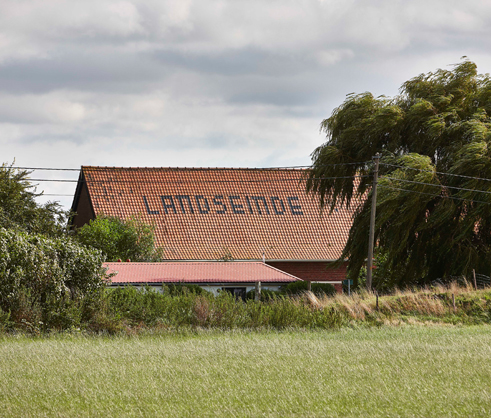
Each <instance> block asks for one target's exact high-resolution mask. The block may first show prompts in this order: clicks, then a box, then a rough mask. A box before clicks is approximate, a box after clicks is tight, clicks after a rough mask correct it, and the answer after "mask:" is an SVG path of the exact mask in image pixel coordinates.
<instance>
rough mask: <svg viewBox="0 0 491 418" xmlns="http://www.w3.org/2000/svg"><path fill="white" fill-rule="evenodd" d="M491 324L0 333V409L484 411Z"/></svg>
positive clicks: (93, 413)
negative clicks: (125, 333) (109, 333)
mask: <svg viewBox="0 0 491 418" xmlns="http://www.w3.org/2000/svg"><path fill="white" fill-rule="evenodd" d="M490 359H491V326H489V325H482V326H470V327H453V326H452V327H448V326H447V327H442V326H438V327H411V326H404V327H398V328H393V327H385V328H382V329H373V328H372V329H358V330H351V329H347V328H345V329H343V330H341V331H338V332H315V331H297V332H293V331H282V332H274V331H272V332H271V331H270V332H249V331H242V330H235V331H229V332H216V331H213V330H195V331H193V332H189V330H188V331H186V332H180V333H172V334H167V335H165V336H151V335H147V336H137V337H134V338H126V337H123V336H117V337H87V336H74V335H67V336H62V335H57V336H54V337H51V338H38V337H34V338H32V337H31V338H26V337H23V336H20V337H17V338H12V337H10V338H5V337H4V338H2V337H0V415H1V416H2V417H121V416H123V417H142V416H144V417H367V416H369V417H428V418H431V417H486V418H487V417H489V416H490V415H491V386H490V384H489V382H490V378H491V361H490Z"/></svg>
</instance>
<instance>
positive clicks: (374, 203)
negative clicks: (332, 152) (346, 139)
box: [367, 152, 380, 290]
mask: <svg viewBox="0 0 491 418" xmlns="http://www.w3.org/2000/svg"><path fill="white" fill-rule="evenodd" d="M373 159H374V161H375V170H374V171H373V187H372V210H371V212H370V232H369V237H368V259H367V289H368V290H371V289H372V270H373V246H374V242H373V241H374V240H375V214H376V210H377V182H378V163H379V160H380V154H379V153H378V152H377V153H376V154H375V157H373Z"/></svg>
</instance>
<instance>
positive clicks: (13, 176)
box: [0, 163, 67, 236]
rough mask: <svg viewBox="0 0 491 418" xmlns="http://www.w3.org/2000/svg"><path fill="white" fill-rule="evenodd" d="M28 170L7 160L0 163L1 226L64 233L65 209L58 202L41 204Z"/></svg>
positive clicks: (32, 231) (57, 233) (44, 232)
mask: <svg viewBox="0 0 491 418" xmlns="http://www.w3.org/2000/svg"><path fill="white" fill-rule="evenodd" d="M30 174H31V172H30V171H26V170H18V169H15V168H13V167H12V165H8V164H6V163H4V164H2V166H1V167H0V227H3V228H9V229H12V228H15V229H20V230H23V231H26V232H31V233H42V234H44V235H50V236H60V235H63V234H64V233H66V220H67V213H66V212H65V211H63V210H62V209H61V206H60V205H59V204H58V203H57V202H48V203H46V204H44V205H40V204H38V203H37V202H36V197H39V196H41V195H42V193H36V191H35V189H36V186H35V185H33V184H32V183H31V181H30V180H29V175H30Z"/></svg>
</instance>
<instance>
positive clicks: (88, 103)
mask: <svg viewBox="0 0 491 418" xmlns="http://www.w3.org/2000/svg"><path fill="white" fill-rule="evenodd" d="M489 51H491V2H486V1H483V0H466V1H462V0H459V1H455V0H424V1H423V0H405V1H404V0H294V1H293V0H281V1H277V0H266V1H265V0H261V1H257V0H247V1H245V0H141V1H138V0H128V1H112V0H96V1H93V0H84V1H77V2H75V1H73V0H72V1H63V0H43V1H38V0H2V1H1V2H0V149H1V157H2V161H1V162H8V163H11V162H12V161H13V160H14V159H15V165H16V166H22V167H58V168H79V167H80V166H81V165H103V166H159V167H160V166H172V167H175V166H181V167H216V166H218V167H277V166H292V165H307V164H309V163H310V153H311V152H312V151H313V149H314V148H315V147H317V146H318V145H320V144H322V143H323V142H324V137H323V136H322V134H320V133H319V124H320V122H321V121H322V119H324V118H326V117H328V116H329V115H330V114H331V112H332V110H333V109H334V108H335V107H336V106H338V105H340V104H341V103H342V102H343V100H344V98H345V96H346V94H349V93H351V92H356V93H361V92H364V91H371V92H372V93H374V94H375V95H381V94H385V95H388V96H393V95H395V94H397V92H398V89H399V87H400V85H401V84H402V83H403V82H404V81H405V80H407V79H409V78H411V77H413V76H416V75H418V74H420V73H422V72H428V71H433V70H435V69H437V68H445V67H447V66H448V65H450V64H454V63H457V62H459V61H460V57H461V56H463V55H466V56H468V57H469V59H471V60H472V61H474V62H476V63H477V65H478V69H479V72H481V73H487V72H491V55H490V53H489ZM33 177H35V178H40V179H46V178H51V179H59V178H76V177H77V173H76V172H39V171H36V172H34V173H33ZM39 184H40V189H42V190H44V191H45V192H46V193H47V194H68V195H70V194H71V195H73V193H74V191H75V185H74V184H72V183H58V182H51V183H49V182H39ZM50 199H56V200H60V201H61V202H62V203H63V204H64V205H66V206H69V205H70V204H71V200H72V199H71V198H70V197H67V196H57V197H50Z"/></svg>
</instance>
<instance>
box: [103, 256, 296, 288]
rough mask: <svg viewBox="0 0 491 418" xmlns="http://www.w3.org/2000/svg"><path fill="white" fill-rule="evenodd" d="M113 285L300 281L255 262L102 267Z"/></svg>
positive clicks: (146, 264)
mask: <svg viewBox="0 0 491 418" xmlns="http://www.w3.org/2000/svg"><path fill="white" fill-rule="evenodd" d="M104 267H106V268H107V269H108V271H107V272H108V274H115V275H114V276H113V277H112V278H111V282H112V283H113V284H126V283H128V284H130V283H132V284H137V283H208V284H225V283H250V284H253V283H255V282H257V281H260V282H263V283H290V282H294V281H297V280H300V279H299V278H298V277H295V276H292V275H291V274H288V273H285V272H284V271H281V270H278V269H276V268H274V267H271V266H269V265H267V264H264V263H262V262H258V261H229V262H219V261H208V262H206V261H195V262H185V261H180V262H163V263H105V264H104Z"/></svg>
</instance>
